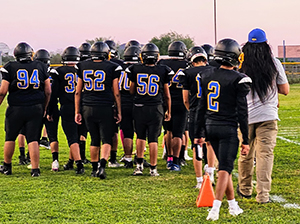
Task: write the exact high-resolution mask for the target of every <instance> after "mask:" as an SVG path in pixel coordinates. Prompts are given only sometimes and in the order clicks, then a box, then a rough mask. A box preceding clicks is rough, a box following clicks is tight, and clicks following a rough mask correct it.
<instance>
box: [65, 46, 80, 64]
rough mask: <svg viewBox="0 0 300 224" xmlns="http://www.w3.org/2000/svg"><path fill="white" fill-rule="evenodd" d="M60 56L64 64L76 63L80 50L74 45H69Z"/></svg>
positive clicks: (78, 59)
mask: <svg viewBox="0 0 300 224" xmlns="http://www.w3.org/2000/svg"><path fill="white" fill-rule="evenodd" d="M61 58H62V61H63V63H65V64H68V63H77V62H78V61H80V52H79V50H78V49H77V48H76V47H73V46H70V47H67V48H66V49H65V50H64V52H63V53H62V56H61Z"/></svg>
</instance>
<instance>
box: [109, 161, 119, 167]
mask: <svg viewBox="0 0 300 224" xmlns="http://www.w3.org/2000/svg"><path fill="white" fill-rule="evenodd" d="M121 166H122V165H121V164H120V163H118V162H117V161H113V162H108V167H111V168H117V167H121Z"/></svg>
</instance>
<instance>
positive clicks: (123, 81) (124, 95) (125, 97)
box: [119, 63, 133, 106]
mask: <svg viewBox="0 0 300 224" xmlns="http://www.w3.org/2000/svg"><path fill="white" fill-rule="evenodd" d="M130 65H132V64H130V63H124V64H123V66H122V67H123V71H121V75H120V78H119V90H120V94H121V102H122V106H131V105H133V95H132V94H130V92H129V89H130V80H129V77H128V75H127V73H126V71H125V70H126V68H128V67H129V66H130Z"/></svg>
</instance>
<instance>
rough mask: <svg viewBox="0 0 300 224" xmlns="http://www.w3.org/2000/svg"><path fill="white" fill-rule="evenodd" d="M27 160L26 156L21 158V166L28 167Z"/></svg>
mask: <svg viewBox="0 0 300 224" xmlns="http://www.w3.org/2000/svg"><path fill="white" fill-rule="evenodd" d="M26 164H27V159H26V157H25V156H19V165H26Z"/></svg>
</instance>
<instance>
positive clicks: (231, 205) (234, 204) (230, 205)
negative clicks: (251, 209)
mask: <svg viewBox="0 0 300 224" xmlns="http://www.w3.org/2000/svg"><path fill="white" fill-rule="evenodd" d="M228 205H229V208H233V207H235V206H236V201H235V198H234V199H232V200H228Z"/></svg>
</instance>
